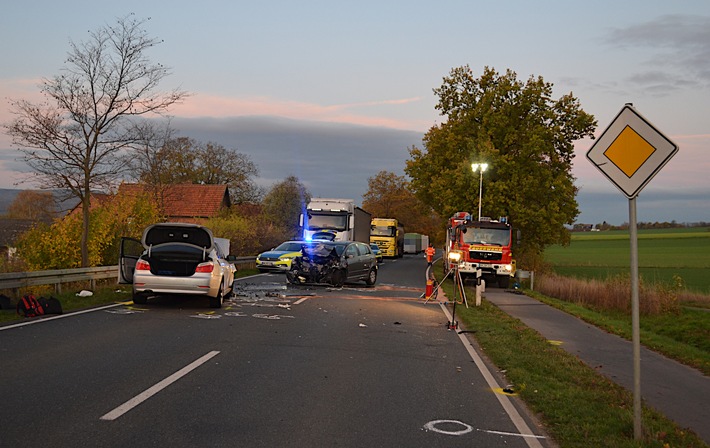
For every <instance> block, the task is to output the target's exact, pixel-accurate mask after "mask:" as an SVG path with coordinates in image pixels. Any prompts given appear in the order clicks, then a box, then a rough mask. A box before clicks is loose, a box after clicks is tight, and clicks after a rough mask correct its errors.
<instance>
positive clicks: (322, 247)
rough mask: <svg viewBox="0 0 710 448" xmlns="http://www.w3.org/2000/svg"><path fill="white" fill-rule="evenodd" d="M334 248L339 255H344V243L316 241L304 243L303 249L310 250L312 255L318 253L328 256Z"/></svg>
mask: <svg viewBox="0 0 710 448" xmlns="http://www.w3.org/2000/svg"><path fill="white" fill-rule="evenodd" d="M333 248H335V253H336V254H338V256H342V255H343V252H344V251H345V245H342V244H328V243H325V242H323V243H315V244H308V245H304V246H303V249H304V250H305V251H306V252H308V253H309V254H311V255H318V256H326V255H327V254H329V253H330V252H332V250H333Z"/></svg>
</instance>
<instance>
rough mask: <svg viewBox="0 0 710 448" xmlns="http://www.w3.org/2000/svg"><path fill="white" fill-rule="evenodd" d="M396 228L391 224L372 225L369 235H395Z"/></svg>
mask: <svg viewBox="0 0 710 448" xmlns="http://www.w3.org/2000/svg"><path fill="white" fill-rule="evenodd" d="M396 233H397V228H396V227H393V226H372V227H370V235H372V236H395V234H396Z"/></svg>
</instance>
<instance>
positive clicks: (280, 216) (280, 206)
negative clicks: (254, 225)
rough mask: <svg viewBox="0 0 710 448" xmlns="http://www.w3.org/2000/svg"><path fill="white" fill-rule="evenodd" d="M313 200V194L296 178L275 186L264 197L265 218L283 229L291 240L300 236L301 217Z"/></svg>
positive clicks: (289, 177)
mask: <svg viewBox="0 0 710 448" xmlns="http://www.w3.org/2000/svg"><path fill="white" fill-rule="evenodd" d="M310 200H311V193H310V192H309V191H308V188H306V186H305V185H303V184H302V183H301V182H300V181H299V180H298V178H297V177H296V176H288V177H287V178H286V179H284V180H283V181H281V182H278V183H276V184H274V185H273V186H272V187H271V189H270V190H269V192H268V193H267V194H266V196H264V200H263V202H262V205H263V209H262V210H263V216H264V217H265V218H266V219H268V220H270V222H271V223H272V224H273V225H276V226H278V227H283V228H284V229H285V230H286V233H287V235H288V237H289V238H295V237H297V236H298V234H299V217H300V215H301V213H303V211H304V210H305V209H306V206H307V205H308V202H309V201H310Z"/></svg>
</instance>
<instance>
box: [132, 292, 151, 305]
mask: <svg viewBox="0 0 710 448" xmlns="http://www.w3.org/2000/svg"><path fill="white" fill-rule="evenodd" d="M146 303H148V296H147V295H146V294H145V293H143V292H134V293H133V304H134V305H145V304H146Z"/></svg>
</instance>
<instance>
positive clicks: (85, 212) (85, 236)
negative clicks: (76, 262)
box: [81, 189, 91, 268]
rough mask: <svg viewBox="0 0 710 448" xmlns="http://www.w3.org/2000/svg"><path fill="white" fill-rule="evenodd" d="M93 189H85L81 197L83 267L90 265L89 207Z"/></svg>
mask: <svg viewBox="0 0 710 448" xmlns="http://www.w3.org/2000/svg"><path fill="white" fill-rule="evenodd" d="M90 191H91V190H88V189H85V190H84V197H83V198H81V214H82V223H81V267H82V268H88V267H89V211H90V210H89V209H90V208H91V193H90Z"/></svg>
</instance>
